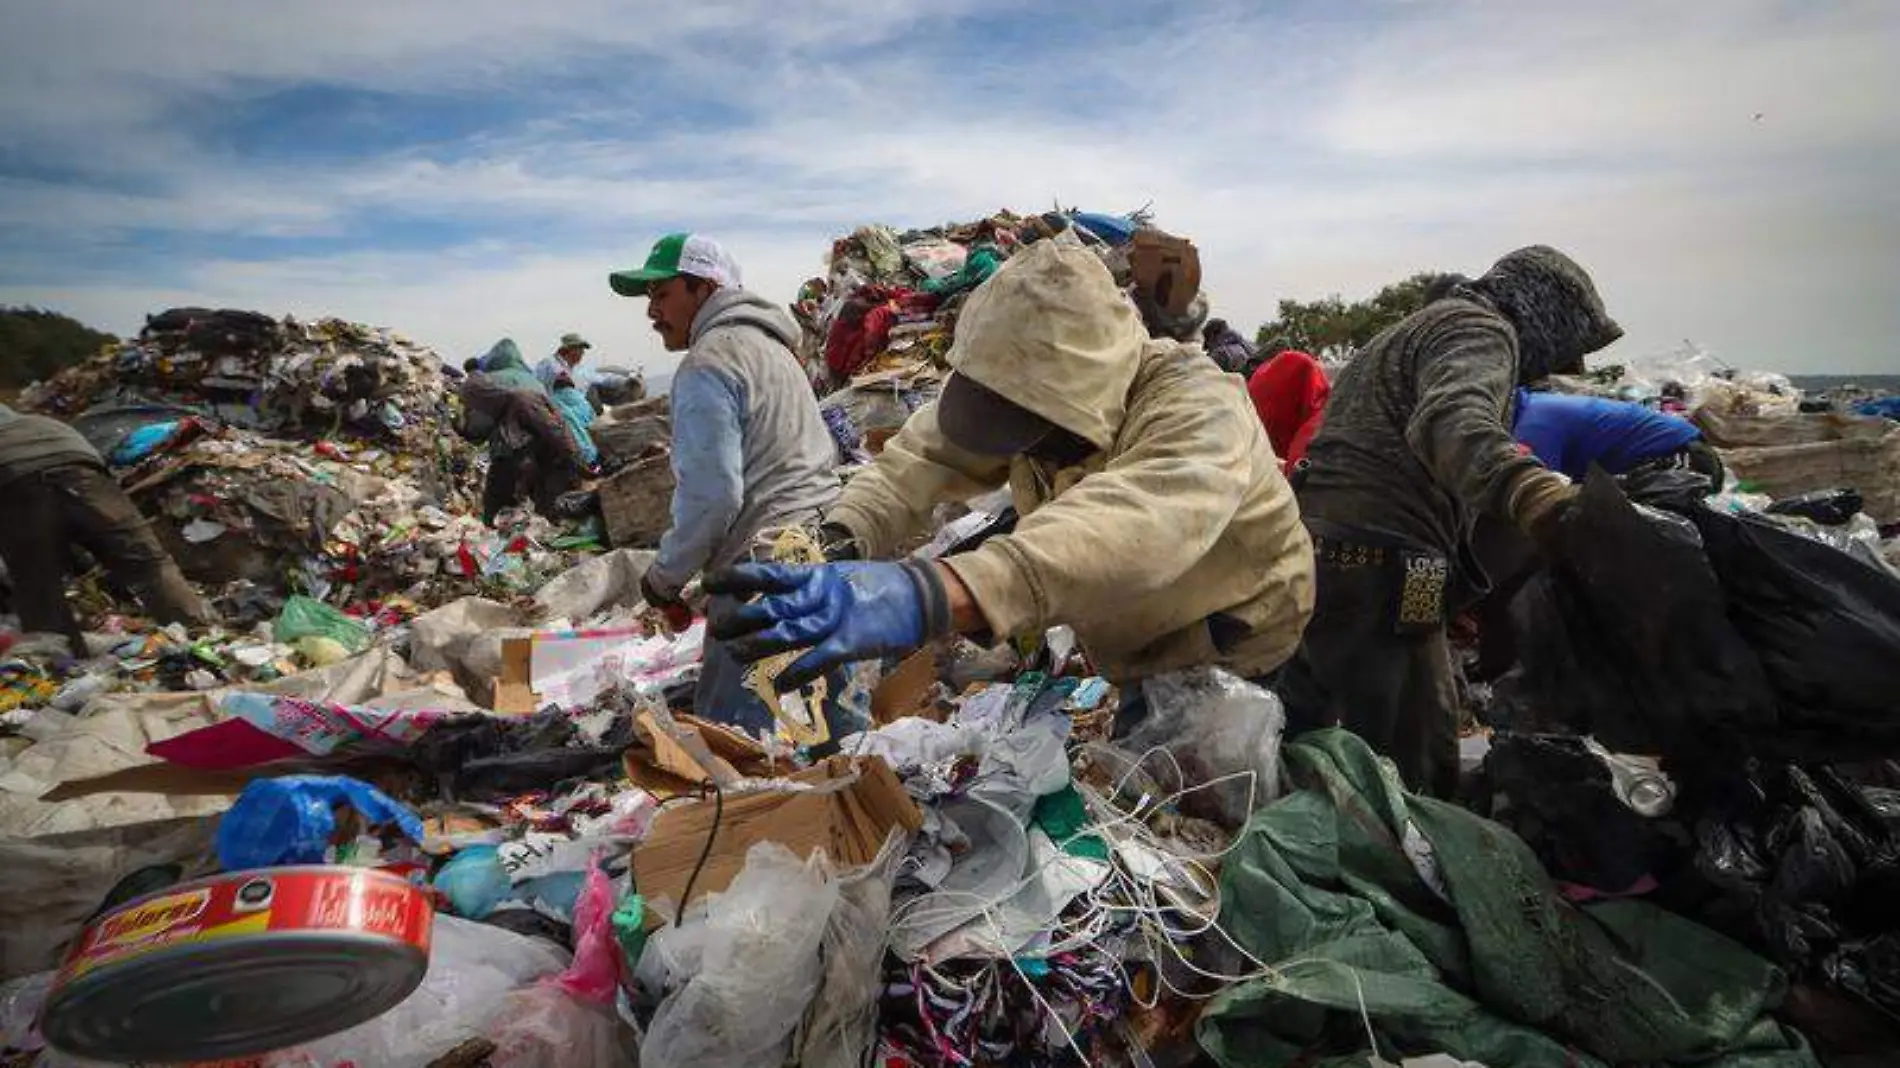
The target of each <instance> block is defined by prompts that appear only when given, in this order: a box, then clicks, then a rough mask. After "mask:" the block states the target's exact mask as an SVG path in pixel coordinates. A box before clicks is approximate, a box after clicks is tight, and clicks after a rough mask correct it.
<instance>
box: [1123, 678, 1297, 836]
mask: <svg viewBox="0 0 1900 1068" xmlns="http://www.w3.org/2000/svg"><path fill="white" fill-rule="evenodd" d="M1142 695H1143V696H1144V697H1146V698H1147V701H1148V714H1147V716H1146V717H1144V718H1143V719H1142V720H1141V721H1140V722H1139V723H1137V724H1135V726H1134V729H1133V730H1131V731H1129V733H1128V735H1127V736H1126V737H1124V738H1121V739H1118V740H1117V742H1116V744H1117V745H1119V746H1121V747H1122V748H1124V749H1127V750H1128V751H1129V752H1132V753H1136V754H1147V753H1148V752H1149V750H1162V751H1165V755H1164V753H1163V752H1159V751H1158V752H1155V753H1153V754H1152V755H1144V756H1143V758H1142V764H1141V766H1142V768H1143V769H1145V770H1146V771H1147V772H1148V773H1149V774H1151V775H1153V776H1154V777H1155V778H1156V779H1157V780H1159V781H1160V783H1161V784H1162V786H1164V787H1165V788H1167V789H1170V790H1186V789H1190V788H1192V787H1197V786H1206V784H1209V783H1214V782H1215V780H1218V779H1222V778H1223V777H1226V776H1234V777H1233V778H1228V779H1227V780H1226V781H1225V782H1220V783H1218V784H1217V785H1212V786H1206V788H1205V789H1198V790H1193V792H1191V793H1187V794H1184V795H1183V796H1182V797H1181V799H1180V808H1181V810H1182V811H1183V812H1186V813H1187V814H1189V815H1191V816H1198V817H1200V818H1202V819H1209V820H1213V821H1214V822H1215V823H1218V824H1220V825H1222V826H1224V827H1227V828H1229V829H1233V828H1237V827H1239V826H1240V825H1241V824H1243V823H1246V822H1247V819H1248V817H1250V816H1252V815H1253V811H1254V809H1257V808H1260V807H1261V806H1263V805H1265V804H1266V803H1267V802H1269V801H1272V800H1273V799H1274V798H1276V797H1278V796H1280V734H1281V732H1282V731H1283V730H1284V729H1285V727H1286V712H1285V710H1284V709H1283V708H1282V707H1281V705H1280V699H1279V698H1278V697H1275V696H1274V695H1273V694H1272V693H1271V692H1269V691H1267V690H1263V689H1261V688H1260V687H1258V686H1255V685H1254V684H1252V683H1250V682H1246V681H1244V680H1242V679H1239V678H1236V677H1235V676H1233V675H1231V674H1229V673H1227V672H1225V671H1222V670H1221V669H1220V668H1211V667H1207V668H1190V669H1188V670H1186V671H1177V672H1171V673H1169V674H1166V675H1158V676H1156V677H1154V678H1152V679H1148V680H1147V681H1145V682H1144V683H1142ZM1170 758H1172V759H1170ZM1177 768H1178V772H1177ZM1248 773H1251V778H1249V777H1248Z"/></svg>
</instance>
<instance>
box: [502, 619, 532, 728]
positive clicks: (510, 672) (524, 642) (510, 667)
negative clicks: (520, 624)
mask: <svg viewBox="0 0 1900 1068" xmlns="http://www.w3.org/2000/svg"><path fill="white" fill-rule="evenodd" d="M533 679H534V639H533V638H505V639H503V640H502V643H501V675H500V676H499V677H497V678H496V679H495V698H494V701H493V703H492V704H493V707H494V710H495V711H497V712H500V713H501V714H503V715H507V716H532V715H534V713H535V712H536V711H537V709H536V707H535V700H534V685H533Z"/></svg>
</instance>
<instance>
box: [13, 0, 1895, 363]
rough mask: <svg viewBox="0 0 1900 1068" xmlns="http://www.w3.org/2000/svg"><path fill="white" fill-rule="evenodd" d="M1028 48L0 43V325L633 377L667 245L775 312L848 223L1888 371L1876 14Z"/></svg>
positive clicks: (381, 38)
mask: <svg viewBox="0 0 1900 1068" xmlns="http://www.w3.org/2000/svg"><path fill="white" fill-rule="evenodd" d="M1030 6H1032V5H1025V4H1022V3H1021V2H1020V0H930V2H929V3H924V4H908V3H900V2H897V0H803V2H799V3H787V2H783V0H779V2H766V0H758V2H754V0H737V2H729V3H716V2H715V3H700V4H659V3H649V2H646V0H641V2H638V3H627V2H614V0H530V2H522V0H456V2H454V3H448V2H435V0H326V2H324V3H320V4H319V3H291V2H288V0H280V2H268V3H260V2H258V0H190V2H189V3H177V4H159V3H151V2H149V0H57V2H43V0H0V303H22V302H26V303H33V304H38V305H42V306H47V307H52V308H57V309H60V310H63V311H66V312H69V313H71V314H74V315H77V316H79V317H81V318H83V319H85V320H87V321H89V322H91V323H94V324H96V325H98V326H101V327H104V328H107V329H111V330H114V331H117V332H129V331H132V330H135V329H136V328H137V326H138V324H139V323H140V321H141V319H140V317H141V316H142V315H143V314H144V313H145V312H147V311H150V310H154V309H157V308H160V307H164V306H168V305H175V304H184V303H198V304H212V305H235V306H246V307H254V308H257V309H260V310H265V311H270V312H273V313H282V312H289V313H294V314H298V315H317V314H336V315H342V316H345V317H348V318H353V319H359V320H366V321H370V322H375V323H380V324H384V325H389V326H393V327H396V328H397V329H399V330H402V331H404V332H406V333H408V334H410V335H412V336H415V337H417V338H418V339H420V340H423V341H426V342H428V343H430V344H433V345H435V346H436V347H437V348H439V349H440V350H441V351H442V352H443V354H444V355H445V356H448V357H451V358H454V359H457V360H459V359H460V358H461V357H462V356H464V355H469V354H473V353H475V352H477V351H479V350H480V349H482V348H485V347H486V346H487V344H488V343H489V342H491V341H492V340H494V339H495V338H497V337H500V336H503V335H512V336H513V337H515V338H516V339H517V340H519V341H520V342H521V343H522V345H523V347H524V348H525V349H527V350H528V351H529V352H530V353H539V352H542V351H545V350H547V349H549V348H551V347H552V345H553V342H554V339H555V337H556V336H557V335H559V334H560V333H561V332H562V331H565V330H580V331H582V332H584V333H586V334H587V335H588V336H590V337H592V338H593V339H594V340H595V342H596V343H597V345H598V351H599V353H600V354H601V355H602V356H604V357H605V359H606V361H607V362H611V363H626V364H634V363H642V364H645V365H646V366H647V367H648V368H649V370H653V371H660V370H663V369H665V368H666V367H667V366H668V365H669V364H670V361H669V360H668V359H667V358H666V357H665V356H664V355H663V354H662V353H661V352H660V350H659V346H658V345H657V343H656V340H655V338H654V336H653V335H652V334H651V332H650V331H649V330H648V329H647V327H646V324H645V320H644V317H643V311H644V308H643V305H642V303H641V302H638V301H629V300H624V299H621V298H617V297H615V296H613V295H612V294H611V293H610V292H609V290H608V288H607V285H606V279H605V275H606V273H607V271H608V270H609V269H611V268H614V267H620V266H626V265H629V264H631V263H634V262H636V261H637V260H638V259H639V258H640V257H641V256H642V255H643V254H644V251H645V249H646V247H647V245H648V244H649V243H650V242H651V241H652V239H653V238H654V237H655V236H657V235H658V234H660V233H663V232H666V231H668V230H673V229H685V228H692V229H698V230H703V231H705V232H708V233H711V234H713V235H714V236H716V237H718V238H720V239H721V240H723V241H724V242H725V243H726V244H727V245H728V246H729V247H730V248H731V249H732V250H733V251H734V253H735V255H736V256H737V257H738V258H739V260H740V262H741V263H742V264H743V265H744V267H745V269H746V272H747V282H748V284H749V285H750V286H751V288H754V289H757V290H759V291H761V292H764V293H767V294H769V295H771V296H774V297H776V298H779V299H788V298H789V297H790V296H791V294H792V292H793V291H794V290H795V288H796V286H797V284H798V283H799V281H800V280H802V279H803V278H805V277H808V276H810V275H813V274H816V273H819V272H820V270H821V260H822V257H823V255H824V252H825V250H826V249H827V247H828V245H829V242H830V239H831V237H832V236H834V235H836V234H839V233H841V232H844V231H846V230H849V229H851V228H853V227H855V226H856V225H859V224H861V223H864V222H874V221H875V222H886V223H890V224H893V225H896V226H898V227H900V228H902V227H906V226H923V225H931V224H935V223H939V222H944V221H948V220H953V219H966V218H971V217H975V216H979V215H982V214H985V213H988V212H990V211H992V210H994V209H997V208H1002V207H1012V208H1016V209H1018V210H1042V209H1045V208H1048V207H1051V206H1054V205H1056V204H1061V205H1064V206H1080V207H1084V208H1088V209H1092V210H1105V211H1121V210H1127V209H1130V208H1135V207H1139V206H1141V205H1144V204H1152V205H1153V209H1154V211H1155V213H1156V216H1157V221H1158V222H1159V223H1160V224H1161V225H1163V226H1165V227H1167V228H1169V229H1171V230H1174V231H1176V232H1180V233H1185V234H1188V235H1190V236H1192V237H1193V238H1194V239H1195V240H1196V242H1197V243H1198V244H1199V245H1200V247H1201V249H1202V254H1203V260H1204V265H1205V284H1206V288H1207V290H1208V292H1209V295H1210V296H1211V298H1212V299H1213V302H1214V304H1215V306H1216V310H1217V312H1218V313H1220V314H1224V315H1225V316H1227V317H1228V318H1230V319H1232V320H1234V321H1235V322H1237V323H1242V324H1245V325H1247V326H1248V327H1249V328H1251V326H1253V325H1255V324H1257V323H1258V322H1260V321H1261V320H1263V319H1266V318H1269V317H1271V315H1272V311H1273V308H1274V305H1275V302H1276V301H1277V300H1279V299H1281V298H1285V297H1294V298H1302V299H1304V298H1312V297H1317V296H1322V295H1325V294H1327V293H1333V292H1339V293H1344V294H1346V295H1348V296H1353V295H1360V294H1364V293H1367V292H1369V291H1371V290H1373V289H1376V288H1377V287H1378V286H1379V285H1381V284H1383V283H1385V282H1387V281H1390V280H1393V279H1395V278H1397V277H1401V276H1403V275H1405V274H1408V273H1410V272H1412V271H1415V270H1421V269H1428V268H1430V269H1440V268H1442V269H1457V270H1463V271H1466V272H1468V273H1476V272H1477V271H1479V270H1482V268H1483V267H1484V266H1485V265H1486V264H1487V263H1488V262H1489V261H1490V260H1491V259H1493V258H1495V257H1496V256H1497V255H1498V254H1500V253H1502V252H1504V251H1507V250H1509V249H1510V248H1513V247H1515V246H1518V245H1522V244H1527V243H1531V242H1545V243H1550V244H1555V245H1558V246H1559V247H1562V248H1564V249H1566V250H1567V251H1570V252H1571V253H1572V254H1573V255H1575V256H1576V257H1577V258H1578V259H1579V260H1581V261H1582V262H1583V263H1584V264H1585V265H1586V266H1588V267H1589V268H1591V269H1592V271H1593V272H1594V273H1595V274H1596V276H1597V279H1598V282H1599V284H1600V286H1601V287H1602V289H1603V290H1604V292H1605V295H1606V297H1607V299H1608V300H1609V302H1610V305H1611V308H1612V310H1613V311H1614V312H1615V313H1616V314H1617V315H1618V317H1619V318H1620V319H1621V320H1622V321H1623V322H1624V324H1625V326H1626V327H1627V328H1628V330H1629V335H1628V338H1627V339H1626V340H1625V341H1624V342H1623V343H1622V345H1621V347H1620V348H1621V351H1622V353H1624V354H1626V355H1636V354H1641V353H1645V352H1655V351H1660V350H1664V349H1668V348H1670V347H1672V346H1675V345H1677V344H1679V343H1680V342H1681V341H1682V340H1683V339H1694V340H1695V341H1697V342H1699V343H1701V344H1702V345H1704V346H1706V347H1708V348H1709V349H1710V350H1712V351H1713V352H1715V353H1716V354H1717V355H1719V356H1721V357H1723V358H1725V359H1727V360H1729V361H1730V362H1733V363H1736V364H1740V365H1744V366H1756V367H1773V368H1779V369H1782V370H1790V371H1844V372H1854V371H1861V372H1866V371H1883V370H1884V371H1900V64H1896V63H1895V61H1894V57H1895V56H1896V54H1900V48H1897V47H1896V46H1900V4H1896V3H1893V2H1892V0H1864V2H1854V0H1838V2H1836V0H1788V2H1775V0H1673V2H1665V0H1654V2H1642V0H1601V2H1597V3H1590V4H1579V3H1574V2H1547V0H1509V2H1506V0H1468V2H1466V0H1310V2H1309V0H1277V2H1274V3H1270V4H1269V3H1253V2H1245V0H1235V2H1227V0H1206V2H1198V3H1192V4H1183V3H1175V2H1166V3H1163V2H1159V0H1156V2H1150V0H1107V2H1104V3H1097V4H1092V5H1086V6H1075V5H1066V4H1065V5H1055V4H1044V5H1040V6H1041V7H1042V8H1044V9H1046V10H1045V11H1044V12H1042V13H1031V12H1030V11H1028V10H1026V9H1027V8H1028V7H1030ZM266 12H269V13H268V14H266ZM642 12H646V13H645V14H642Z"/></svg>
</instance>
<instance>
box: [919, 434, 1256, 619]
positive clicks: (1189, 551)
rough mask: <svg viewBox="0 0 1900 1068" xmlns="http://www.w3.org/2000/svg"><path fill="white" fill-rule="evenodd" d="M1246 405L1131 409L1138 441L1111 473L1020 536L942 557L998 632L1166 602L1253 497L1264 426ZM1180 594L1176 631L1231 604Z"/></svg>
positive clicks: (1019, 530)
mask: <svg viewBox="0 0 1900 1068" xmlns="http://www.w3.org/2000/svg"><path fill="white" fill-rule="evenodd" d="M1248 418H1251V416H1250V413H1245V412H1244V411H1243V410H1242V409H1241V408H1240V406H1238V405H1233V406H1218V407H1216V406H1204V405H1197V404H1169V405H1163V406H1158V407H1156V408H1154V409H1153V410H1149V411H1144V412H1141V413H1140V414H1139V415H1137V414H1135V413H1133V412H1131V413H1130V417H1129V421H1128V422H1127V423H1126V424H1125V425H1124V426H1123V427H1122V428H1121V431H1120V433H1119V437H1120V439H1121V440H1122V441H1123V442H1126V443H1128V444H1127V447H1126V449H1125V450H1124V451H1122V452H1120V453H1119V454H1117V455H1114V456H1113V457H1112V458H1111V459H1110V460H1109V461H1108V463H1107V466H1106V467H1104V468H1103V469H1102V470H1101V471H1097V472H1094V473H1091V474H1089V475H1086V476H1085V477H1083V478H1082V480H1081V481H1079V482H1077V483H1076V484H1075V485H1074V486H1073V487H1071V488H1069V489H1068V490H1066V491H1064V492H1062V493H1061V494H1060V495H1058V496H1057V497H1055V498H1054V499H1053V500H1051V501H1049V502H1048V503H1046V504H1044V505H1043V506H1042V507H1040V508H1038V509H1036V510H1035V511H1033V512H1031V513H1029V514H1028V515H1025V516H1024V517H1023V518H1022V520H1021V521H1020V522H1019V523H1018V524H1017V525H1016V530H1015V532H1014V533H1013V534H1011V535H1009V536H1007V537H1001V538H994V539H991V540H990V541H988V542H986V543H984V545H983V546H982V547H981V548H979V549H977V550H975V551H973V552H969V553H963V554H959V555H957V556H953V557H950V558H948V559H946V560H945V561H944V564H945V565H946V566H948V567H949V568H950V569H951V570H953V571H955V572H956V574H957V577H958V578H961V579H962V580H963V582H964V585H966V586H968V587H969V589H970V594H971V596H973V597H974V598H975V599H976V602H977V604H978V606H980V607H981V608H982V609H983V615H984V617H985V618H986V619H987V620H988V621H989V624H990V626H991V628H992V629H993V630H995V631H996V632H997V633H998V634H1021V633H1026V632H1032V631H1037V630H1041V629H1044V628H1047V627H1051V626H1055V625H1057V624H1061V623H1072V624H1074V625H1075V626H1076V628H1077V629H1078V630H1080V629H1083V628H1084V627H1086V626H1088V624H1089V622H1090V621H1091V620H1099V619H1102V618H1107V617H1111V616H1113V615H1114V614H1115V613H1120V612H1125V611H1126V610H1127V606H1128V605H1129V604H1130V603H1133V602H1138V601H1141V600H1143V599H1146V598H1151V597H1155V596H1156V595H1167V594H1169V592H1170V591H1171V590H1172V589H1174V588H1175V587H1176V585H1177V583H1178V580H1180V579H1181V577H1182V576H1184V575H1185V574H1187V572H1188V571H1189V569H1191V568H1193V567H1194V566H1195V564H1197V563H1199V562H1200V561H1201V559H1202V558H1203V557H1205V556H1206V555H1207V554H1208V552H1209V551H1210V550H1211V549H1212V548H1213V547H1214V545H1215V543H1216V542H1217V541H1219V540H1220V538H1221V537H1222V535H1223V534H1224V533H1225V532H1226V531H1227V528H1228V526H1229V524H1230V523H1231V522H1232V521H1233V519H1234V516H1235V514H1236V513H1237V512H1238V511H1239V510H1240V507H1241V503H1242V501H1243V500H1244V499H1245V497H1246V494H1247V491H1248V487H1249V485H1250V480H1251V478H1252V475H1253V471H1254V465H1253V462H1252V456H1251V454H1250V452H1249V450H1250V448H1251V445H1252V442H1253V440H1254V438H1255V437H1257V436H1258V433H1259V432H1258V431H1257V430H1254V431H1253V432H1252V433H1251V434H1250V433H1248V432H1247V431H1248V430H1249V429H1251V428H1249V427H1245V426H1243V425H1241V424H1240V420H1241V419H1248ZM1199 592H1203V593H1205V594H1206V596H1205V597H1203V598H1202V599H1203V600H1206V601H1207V603H1205V604H1197V603H1189V602H1190V601H1191V600H1193V598H1192V597H1191V596H1186V595H1182V594H1179V593H1177V594H1176V595H1175V596H1174V597H1173V600H1175V601H1176V603H1175V604H1174V605H1173V608H1174V613H1173V614H1174V615H1175V616H1177V617H1178V618H1177V619H1175V620H1173V621H1171V622H1173V623H1174V624H1175V625H1177V626H1179V625H1185V624H1187V623H1188V622H1189V621H1191V620H1193V619H1199V618H1203V617H1205V616H1207V615H1208V614H1210V613H1212V612H1215V611H1218V610H1220V609H1221V608H1222V607H1224V606H1225V605H1226V604H1227V603H1229V602H1231V600H1232V595H1231V591H1228V590H1207V591H1199Z"/></svg>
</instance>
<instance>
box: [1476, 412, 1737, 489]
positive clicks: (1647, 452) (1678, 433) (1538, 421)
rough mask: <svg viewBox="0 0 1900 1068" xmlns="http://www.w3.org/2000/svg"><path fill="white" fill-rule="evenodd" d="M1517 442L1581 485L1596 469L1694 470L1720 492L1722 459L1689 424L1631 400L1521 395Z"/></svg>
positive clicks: (1616, 472)
mask: <svg viewBox="0 0 1900 1068" xmlns="http://www.w3.org/2000/svg"><path fill="white" fill-rule="evenodd" d="M1514 431H1515V433H1516V435H1517V440H1518V441H1520V442H1522V443H1523V444H1524V445H1525V446H1526V447H1528V448H1529V449H1530V450H1531V455H1533V456H1535V457H1537V459H1538V460H1540V461H1542V463H1543V465H1544V466H1545V467H1548V468H1550V469H1551V470H1552V471H1561V472H1563V473H1564V474H1566V475H1568V476H1570V478H1572V479H1573V480H1575V481H1578V482H1581V481H1583V477H1584V476H1585V475H1587V474H1589V473H1590V468H1591V466H1592V465H1594V466H1597V467H1601V468H1603V469H1604V470H1605V471H1608V472H1609V473H1610V474H1612V475H1627V474H1631V473H1634V472H1637V471H1639V470H1655V471H1668V470H1678V471H1694V472H1695V473H1696V474H1699V475H1702V476H1703V477H1705V478H1707V479H1708V480H1709V492H1710V493H1720V492H1721V491H1722V483H1723V481H1724V479H1725V477H1726V472H1725V470H1724V469H1723V467H1722V458H1721V457H1720V456H1718V455H1716V452H1715V449H1714V448H1713V447H1712V446H1710V445H1709V443H1708V442H1706V441H1703V440H1702V431H1701V430H1700V429H1698V428H1697V427H1696V425H1695V424H1694V423H1691V422H1690V421H1689V420H1688V419H1686V418H1683V417H1682V416H1679V415H1671V414H1669V413H1667V412H1658V411H1654V410H1652V409H1650V408H1647V407H1644V406H1643V405H1641V404H1632V403H1630V402H1629V401H1620V400H1610V399H1609V398H1607V397H1582V396H1572V395H1569V394H1564V393H1533V392H1531V391H1530V390H1527V389H1520V390H1518V391H1517V420H1516V423H1515V426H1514Z"/></svg>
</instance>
